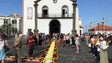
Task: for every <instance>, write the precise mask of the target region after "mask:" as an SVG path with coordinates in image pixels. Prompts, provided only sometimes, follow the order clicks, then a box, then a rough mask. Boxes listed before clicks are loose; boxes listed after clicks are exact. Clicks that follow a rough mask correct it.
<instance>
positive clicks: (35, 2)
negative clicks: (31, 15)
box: [34, 0, 41, 31]
mask: <svg viewBox="0 0 112 63" xmlns="http://www.w3.org/2000/svg"><path fill="white" fill-rule="evenodd" d="M39 1H41V0H35V1H34V8H35V30H36V31H38V20H37V18H38V12H37V10H38V8H37V7H38V2H39Z"/></svg>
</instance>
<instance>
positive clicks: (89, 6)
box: [0, 0, 112, 27]
mask: <svg viewBox="0 0 112 63" xmlns="http://www.w3.org/2000/svg"><path fill="white" fill-rule="evenodd" d="M77 5H78V8H79V14H80V18H81V20H82V23H83V25H84V26H86V27H88V26H89V25H90V23H91V22H92V25H93V24H97V23H98V22H101V21H103V20H102V18H103V17H104V21H105V24H106V25H111V26H112V0H77ZM12 13H18V14H19V15H22V0H0V15H10V14H12Z"/></svg>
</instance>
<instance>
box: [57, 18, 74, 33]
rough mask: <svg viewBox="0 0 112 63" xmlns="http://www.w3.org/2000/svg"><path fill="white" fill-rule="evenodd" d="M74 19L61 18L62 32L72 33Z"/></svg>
mask: <svg viewBox="0 0 112 63" xmlns="http://www.w3.org/2000/svg"><path fill="white" fill-rule="evenodd" d="M72 20H73V19H59V21H60V23H61V33H65V34H67V33H71V30H72V22H73V21H72Z"/></svg>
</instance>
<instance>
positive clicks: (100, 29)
mask: <svg viewBox="0 0 112 63" xmlns="http://www.w3.org/2000/svg"><path fill="white" fill-rule="evenodd" d="M89 30H92V31H94V30H96V31H102V30H105V31H112V26H106V25H99V26H94V27H92V28H91V29H89Z"/></svg>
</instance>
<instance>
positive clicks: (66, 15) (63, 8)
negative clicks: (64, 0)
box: [62, 5, 69, 17]
mask: <svg viewBox="0 0 112 63" xmlns="http://www.w3.org/2000/svg"><path fill="white" fill-rule="evenodd" d="M68 11H69V10H68V6H67V5H64V6H63V7H62V17H68Z"/></svg>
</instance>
